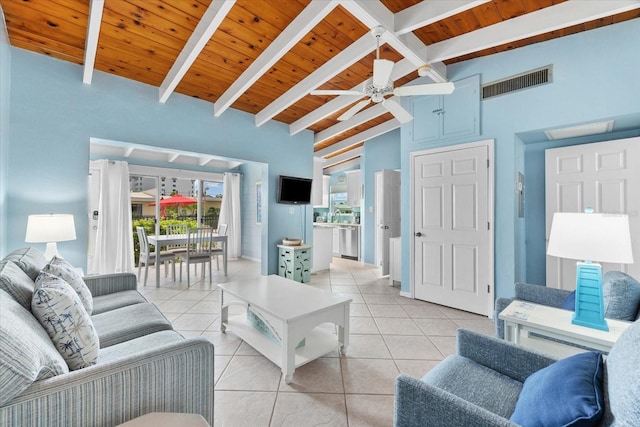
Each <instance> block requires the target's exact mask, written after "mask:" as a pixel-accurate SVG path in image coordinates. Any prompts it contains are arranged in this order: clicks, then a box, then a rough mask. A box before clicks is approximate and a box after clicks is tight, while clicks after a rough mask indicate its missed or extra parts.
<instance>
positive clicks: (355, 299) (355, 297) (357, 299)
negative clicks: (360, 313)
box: [340, 293, 364, 304]
mask: <svg viewBox="0 0 640 427" xmlns="http://www.w3.org/2000/svg"><path fill="white" fill-rule="evenodd" d="M340 295H342V296H344V297H347V298H351V304H364V298H362V295H361V294H360V293H357V294H340Z"/></svg>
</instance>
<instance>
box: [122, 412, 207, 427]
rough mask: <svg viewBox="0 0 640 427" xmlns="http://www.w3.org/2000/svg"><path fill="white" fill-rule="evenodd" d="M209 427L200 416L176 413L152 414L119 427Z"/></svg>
mask: <svg viewBox="0 0 640 427" xmlns="http://www.w3.org/2000/svg"><path fill="white" fill-rule="evenodd" d="M182 426H189V427H209V423H208V422H207V420H205V419H204V418H203V417H202V415H200V414H179V413H174V412H150V413H148V414H144V415H142V416H140V417H137V418H134V419H132V420H129V421H127V422H126V423H122V424H119V425H118V427H182Z"/></svg>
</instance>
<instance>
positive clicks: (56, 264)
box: [42, 256, 93, 314]
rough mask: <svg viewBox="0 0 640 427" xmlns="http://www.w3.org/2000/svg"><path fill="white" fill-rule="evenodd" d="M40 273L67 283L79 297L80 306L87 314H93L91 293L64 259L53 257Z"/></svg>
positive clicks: (80, 277) (73, 268)
mask: <svg viewBox="0 0 640 427" xmlns="http://www.w3.org/2000/svg"><path fill="white" fill-rule="evenodd" d="M42 271H45V272H47V273H50V274H53V275H54V276H57V277H59V278H61V279H62V280H64V281H65V282H67V283H68V284H69V285H70V286H71V287H72V288H73V290H74V291H76V293H77V294H78V297H80V301H82V305H83V306H84V309H85V310H87V313H89V314H91V313H92V312H93V297H92V296H91V291H89V288H88V287H87V285H86V283H84V280H82V276H81V275H80V273H78V271H77V270H76V268H75V267H74V266H72V265H71V264H69V263H68V262H67V261H65V260H64V259H62V258H58V257H56V256H54V257H53V259H52V260H51V261H50V262H49V264H47V265H46V266H45V267H44V268H43V269H42Z"/></svg>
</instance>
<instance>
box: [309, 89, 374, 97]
mask: <svg viewBox="0 0 640 427" xmlns="http://www.w3.org/2000/svg"><path fill="white" fill-rule="evenodd" d="M309 95H360V96H363V95H364V92H361V91H359V90H312V91H311V92H309Z"/></svg>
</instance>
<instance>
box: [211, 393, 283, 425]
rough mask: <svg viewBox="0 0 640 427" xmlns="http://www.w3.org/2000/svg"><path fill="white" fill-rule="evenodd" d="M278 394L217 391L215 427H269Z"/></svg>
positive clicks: (215, 398) (215, 397)
mask: <svg viewBox="0 0 640 427" xmlns="http://www.w3.org/2000/svg"><path fill="white" fill-rule="evenodd" d="M275 400H276V393H275V392H271V393H268V392H267V393H265V392H251V391H216V392H215V396H214V423H213V425H214V427H249V426H250V427H268V426H269V420H271V413H272V412H273V406H274V403H275Z"/></svg>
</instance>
